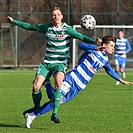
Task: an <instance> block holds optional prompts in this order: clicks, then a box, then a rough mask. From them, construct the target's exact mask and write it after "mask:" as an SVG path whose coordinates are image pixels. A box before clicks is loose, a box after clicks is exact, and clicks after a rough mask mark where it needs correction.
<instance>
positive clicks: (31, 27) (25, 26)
mask: <svg viewBox="0 0 133 133" xmlns="http://www.w3.org/2000/svg"><path fill="white" fill-rule="evenodd" d="M12 23H13V24H15V25H17V26H19V27H21V28H23V29H26V30H31V31H39V32H42V33H44V32H45V29H46V27H45V24H38V25H32V24H30V23H27V22H21V21H18V20H13V22H12Z"/></svg>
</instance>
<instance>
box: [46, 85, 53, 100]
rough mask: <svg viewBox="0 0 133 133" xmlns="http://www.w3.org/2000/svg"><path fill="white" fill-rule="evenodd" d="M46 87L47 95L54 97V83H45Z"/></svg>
mask: <svg viewBox="0 0 133 133" xmlns="http://www.w3.org/2000/svg"><path fill="white" fill-rule="evenodd" d="M45 87H46V92H47V96H48V98H49V99H52V97H53V95H54V88H53V87H52V85H51V84H50V83H47V84H46V85H45Z"/></svg>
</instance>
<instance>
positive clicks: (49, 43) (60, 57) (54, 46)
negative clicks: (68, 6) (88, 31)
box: [13, 20, 95, 65]
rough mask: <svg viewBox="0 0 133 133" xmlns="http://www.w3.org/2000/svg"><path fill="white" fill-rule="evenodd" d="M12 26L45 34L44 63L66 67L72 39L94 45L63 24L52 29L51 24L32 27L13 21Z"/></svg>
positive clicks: (91, 40) (90, 40)
mask: <svg viewBox="0 0 133 133" xmlns="http://www.w3.org/2000/svg"><path fill="white" fill-rule="evenodd" d="M13 24H16V25H17V26H20V27H21V28H24V29H27V30H32V31H39V32H41V33H44V34H45V36H46V45H45V46H46V52H45V54H44V58H43V62H45V63H52V64H53V63H63V64H66V65H67V62H68V59H69V58H70V55H69V49H70V44H71V41H72V39H73V38H76V39H79V40H81V41H83V42H86V43H89V44H94V43H95V41H94V40H93V39H91V38H89V37H87V36H84V35H82V34H80V33H78V32H76V31H75V30H73V28H72V27H71V26H69V25H67V24H66V23H64V22H63V23H62V25H61V27H59V28H56V27H54V26H53V24H52V23H47V24H38V25H32V24H29V23H26V22H21V21H18V20H13Z"/></svg>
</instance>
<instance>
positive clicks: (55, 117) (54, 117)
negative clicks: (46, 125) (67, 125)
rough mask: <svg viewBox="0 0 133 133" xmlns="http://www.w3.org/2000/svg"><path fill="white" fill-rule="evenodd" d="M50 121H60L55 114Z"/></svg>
mask: <svg viewBox="0 0 133 133" xmlns="http://www.w3.org/2000/svg"><path fill="white" fill-rule="evenodd" d="M51 121H54V123H60V120H59V119H58V116H57V115H56V114H52V116H51Z"/></svg>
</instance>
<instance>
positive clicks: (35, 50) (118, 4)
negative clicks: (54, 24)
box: [0, 0, 133, 69]
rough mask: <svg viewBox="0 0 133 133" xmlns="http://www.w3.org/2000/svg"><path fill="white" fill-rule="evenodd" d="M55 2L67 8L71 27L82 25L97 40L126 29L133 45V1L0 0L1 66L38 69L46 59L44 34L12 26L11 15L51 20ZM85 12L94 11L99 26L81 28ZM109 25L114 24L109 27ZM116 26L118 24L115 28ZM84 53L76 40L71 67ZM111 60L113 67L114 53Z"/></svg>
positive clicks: (132, 61)
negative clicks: (80, 21) (8, 19)
mask: <svg viewBox="0 0 133 133" xmlns="http://www.w3.org/2000/svg"><path fill="white" fill-rule="evenodd" d="M55 5H57V6H60V7H61V8H62V9H63V15H64V19H63V21H65V22H66V23H67V24H69V25H71V26H74V25H78V26H77V27H76V30H77V31H79V32H81V33H83V34H85V35H88V36H90V37H92V38H94V39H95V38H97V37H102V36H104V35H106V34H111V35H113V36H115V37H117V30H118V29H123V30H124V32H125V37H126V38H127V39H129V42H130V44H131V47H133V1H132V0H126V1H125V0H56V1H55V0H0V7H1V9H0V68H2V69H3V68H6V67H8V68H9V67H12V68H26V67H28V68H34V67H37V66H38V65H39V63H40V62H41V61H42V58H43V55H44V53H45V35H44V34H41V33H39V32H34V31H27V30H24V29H21V28H19V27H17V26H15V25H10V24H9V23H8V21H7V16H8V15H10V16H11V17H13V18H14V19H17V20H20V21H25V22H28V23H31V24H34V25H36V24H39V23H47V22H50V21H51V18H50V9H51V8H52V7H53V6H55ZM85 14H91V15H93V16H94V17H95V18H96V22H97V25H98V27H97V28H96V29H94V30H92V31H85V30H83V29H81V28H80V26H79V20H80V18H81V17H82V16H83V15H85ZM108 25H109V26H110V27H108V28H105V27H106V26H108ZM114 25H115V26H118V27H115V28H114V27H113V26H114ZM111 26H112V27H111ZM126 26H127V27H126ZM128 26H129V27H128ZM75 42H76V43H79V42H78V41H75ZM73 51H76V53H73ZM80 52H81V51H79V50H78V48H77V46H76V48H74V49H73V43H72V47H71V50H70V54H71V59H70V66H69V68H72V64H73V61H75V59H73V58H76V62H77V61H78V59H79V56H80ZM73 54H75V56H73ZM78 55H79V56H78ZM110 61H111V64H112V66H113V56H111V57H110ZM76 62H75V63H76ZM132 66H133V51H132V50H131V51H130V52H129V54H128V55H127V67H132Z"/></svg>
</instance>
